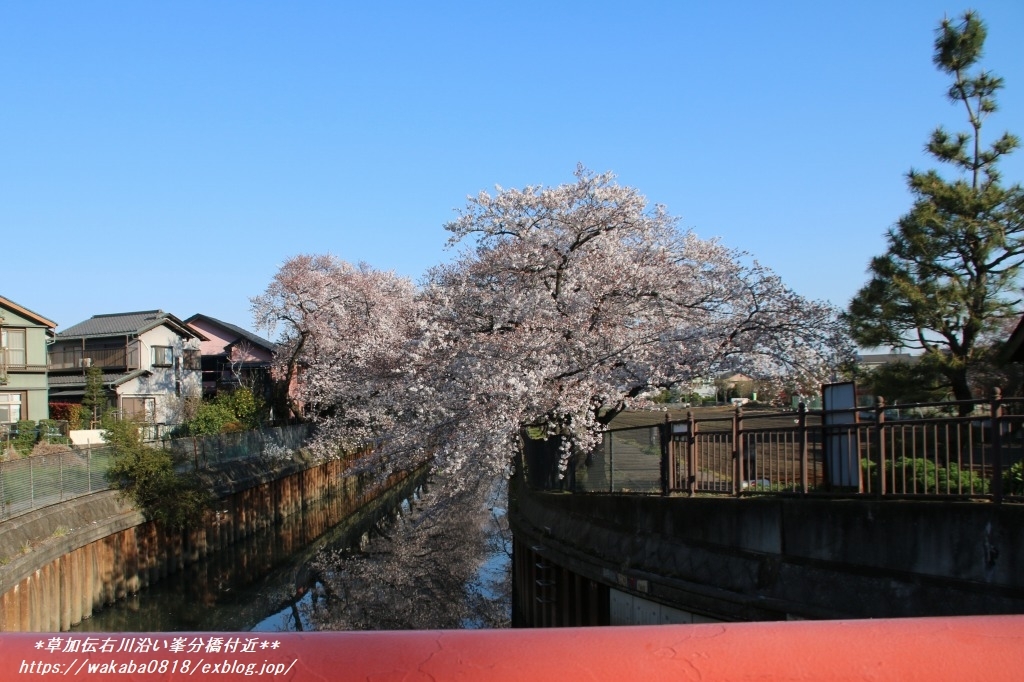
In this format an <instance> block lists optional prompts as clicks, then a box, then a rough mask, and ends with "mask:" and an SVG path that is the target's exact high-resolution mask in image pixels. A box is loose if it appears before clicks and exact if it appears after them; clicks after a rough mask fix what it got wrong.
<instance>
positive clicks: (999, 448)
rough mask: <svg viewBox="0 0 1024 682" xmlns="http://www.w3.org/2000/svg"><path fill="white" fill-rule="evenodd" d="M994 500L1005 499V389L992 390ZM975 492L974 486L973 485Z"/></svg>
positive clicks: (997, 502) (998, 502)
mask: <svg viewBox="0 0 1024 682" xmlns="http://www.w3.org/2000/svg"><path fill="white" fill-rule="evenodd" d="M991 412H992V501H993V502H995V503H996V504H1000V503H1001V502H1002V501H1003V391H1002V389H1000V388H999V387H998V386H996V387H995V388H994V389H993V390H992V405H991ZM971 493H972V494H973V493H974V486H973V485H972V486H971Z"/></svg>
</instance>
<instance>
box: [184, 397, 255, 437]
mask: <svg viewBox="0 0 1024 682" xmlns="http://www.w3.org/2000/svg"><path fill="white" fill-rule="evenodd" d="M264 407H265V406H264V404H263V401H262V400H261V399H260V398H259V397H257V396H255V395H254V394H253V392H252V391H250V390H249V389H248V388H245V387H242V388H238V389H235V390H234V391H232V392H231V393H221V394H220V395H218V396H217V397H216V398H214V399H213V400H211V401H204V402H203V403H201V404H200V405H199V406H198V407H197V408H196V409H195V413H194V414H193V416H192V418H191V419H189V420H188V421H187V422H186V423H185V429H184V430H185V433H186V434H187V435H189V436H212V435H216V434H218V433H234V432H237V431H247V430H250V429H256V428H259V425H260V416H261V415H262V414H263V410H264Z"/></svg>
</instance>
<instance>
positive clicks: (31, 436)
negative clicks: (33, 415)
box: [11, 419, 38, 457]
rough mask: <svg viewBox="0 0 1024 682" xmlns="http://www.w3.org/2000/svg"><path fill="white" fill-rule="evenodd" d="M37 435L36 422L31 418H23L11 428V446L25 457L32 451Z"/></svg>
mask: <svg viewBox="0 0 1024 682" xmlns="http://www.w3.org/2000/svg"><path fill="white" fill-rule="evenodd" d="M37 436H38V433H37V431H36V423H35V422H34V421H32V420H31V419H22V420H21V421H19V422H18V423H17V424H16V425H15V426H14V428H13V429H11V447H12V448H14V450H15V451H16V452H17V453H18V454H19V455H21V456H22V457H24V456H25V455H27V454H29V453H30V452H32V448H33V447H35V444H36V440H37Z"/></svg>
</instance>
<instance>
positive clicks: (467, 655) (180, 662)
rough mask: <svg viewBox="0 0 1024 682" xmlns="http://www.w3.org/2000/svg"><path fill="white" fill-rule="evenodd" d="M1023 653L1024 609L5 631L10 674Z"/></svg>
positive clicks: (825, 668) (572, 665)
mask: <svg viewBox="0 0 1024 682" xmlns="http://www.w3.org/2000/svg"><path fill="white" fill-rule="evenodd" d="M105 649H109V651H106V650H105ZM175 649H180V650H175ZM1022 654H1024V616H980V617H958V618H917V619H902V620H858V621H803V622H793V623H784V622H774V623H728V624H714V625H662V626H638V627H602V628H562V629H548V630H497V631H447V632H353V633H313V634H303V633H250V632H247V633H144V634H136V635H132V634H124V633H81V634H75V633H61V634H56V633H37V634H13V635H4V636H2V637H0V679H2V680H23V679H25V680H28V679H33V678H34V677H35V676H36V675H38V674H40V673H43V672H47V673H49V674H48V675H46V676H47V677H49V676H50V675H53V674H59V675H62V676H63V677H64V678H65V679H68V678H74V677H77V678H79V679H91V680H92V679H108V680H110V679H112V680H126V681H127V680H174V681H176V680H184V679H187V678H192V679H199V680H229V679H244V678H262V679H267V678H272V679H275V680H290V681H303V682H304V681H306V680H309V681H314V680H315V681H317V682H320V681H322V680H374V681H385V680H406V681H413V680H517V681H521V680H528V681H530V682H539V681H543V680H560V681H563V682H564V681H566V680H615V681H617V682H621V681H631V680H645V681H649V680H761V681H769V682H770V681H778V680H816V681H824V682H828V681H838V680H847V681H849V680H864V681H867V680H870V681H872V682H886V681H889V680H891V681H893V682H896V681H897V680H898V681H900V682H908V681H914V680H921V681H922V682H924V681H927V682H935V681H936V680H956V681H957V682H963V681H967V680H983V681H984V682H995V681H999V680H1021V679H1024V656H1022ZM90 666H92V669H93V672H92V673H91V674H90V673H89V670H90Z"/></svg>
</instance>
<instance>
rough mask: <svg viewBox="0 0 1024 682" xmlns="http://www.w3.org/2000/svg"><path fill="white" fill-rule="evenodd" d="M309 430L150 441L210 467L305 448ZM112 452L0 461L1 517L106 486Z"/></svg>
mask: <svg viewBox="0 0 1024 682" xmlns="http://www.w3.org/2000/svg"><path fill="white" fill-rule="evenodd" d="M311 434H312V430H311V426H310V425H309V424H298V425H292V426H280V427H274V428H267V429H260V430H258V431H244V432H239V433H232V434H222V435H217V436H203V437H195V438H179V439H175V440H167V441H163V442H160V443H151V445H152V446H154V447H162V448H164V449H166V450H169V451H171V452H172V453H174V454H175V455H177V456H178V458H179V459H180V460H182V461H183V462H184V466H185V467H186V468H193V467H194V468H196V469H207V468H211V467H214V466H216V465H218V464H221V463H225V462H231V461H235V460H239V459H248V458H254V457H263V458H271V459H274V458H280V457H284V456H286V455H289V454H290V453H292V452H294V451H295V450H298V449H299V448H301V447H302V446H303V445H304V444H305V443H306V442H308V440H309V437H310V436H311ZM112 457H113V453H112V452H111V449H110V448H109V447H107V446H99V447H93V446H86V447H72V446H68V447H67V449H66V450H65V451H63V452H55V453H52V454H46V455H36V456H32V457H23V458H20V459H12V460H9V461H6V462H0V519H7V518H10V517H12V516H17V515H19V514H24V513H26V512H30V511H32V510H33V509H38V508H40V507H45V506H48V505H51V504H56V503H59V502H64V501H66V500H70V499H74V498H76V497H80V496H82V495H88V494H91V493H95V492H99V491H102V490H108V489H109V488H110V484H109V483H108V481H107V470H108V469H109V467H110V462H111V459H112Z"/></svg>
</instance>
